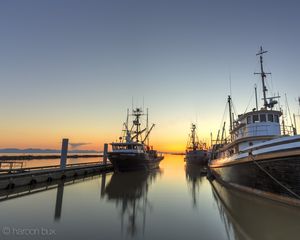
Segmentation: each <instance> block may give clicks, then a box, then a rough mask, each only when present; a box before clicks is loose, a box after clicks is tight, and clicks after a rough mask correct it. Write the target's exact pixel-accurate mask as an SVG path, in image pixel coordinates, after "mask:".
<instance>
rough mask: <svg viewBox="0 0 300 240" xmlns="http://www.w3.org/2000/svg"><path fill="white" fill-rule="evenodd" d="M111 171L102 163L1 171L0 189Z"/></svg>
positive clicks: (109, 166) (108, 166) (108, 165)
mask: <svg viewBox="0 0 300 240" xmlns="http://www.w3.org/2000/svg"><path fill="white" fill-rule="evenodd" d="M110 171H113V166H112V164H110V163H107V164H105V163H102V162H89V163H78V164H68V165H66V167H64V168H62V167H61V165H52V166H42V167H32V168H22V167H21V168H7V169H1V170H0V189H11V188H14V187H20V186H26V185H35V184H38V183H43V182H52V181H54V180H60V179H66V178H73V177H77V176H82V175H83V176H84V175H88V174H91V173H101V172H110Z"/></svg>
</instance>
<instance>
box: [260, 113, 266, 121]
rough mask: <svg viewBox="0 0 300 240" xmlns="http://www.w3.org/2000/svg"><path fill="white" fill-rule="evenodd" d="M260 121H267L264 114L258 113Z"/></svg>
mask: <svg viewBox="0 0 300 240" xmlns="http://www.w3.org/2000/svg"><path fill="white" fill-rule="evenodd" d="M260 121H261V122H266V121H267V119H266V114H260Z"/></svg>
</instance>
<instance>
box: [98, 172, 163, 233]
mask: <svg viewBox="0 0 300 240" xmlns="http://www.w3.org/2000/svg"><path fill="white" fill-rule="evenodd" d="M161 174H162V172H161V170H154V171H136V172H129V173H119V172H115V173H114V174H113V175H112V177H111V180H110V182H109V183H108V184H107V186H106V187H105V190H104V194H103V195H102V197H105V198H106V200H107V201H108V202H114V203H115V204H116V208H117V209H118V210H119V213H120V217H121V234H122V235H124V234H125V235H127V236H130V237H135V236H136V235H137V233H138V232H139V231H141V232H142V234H143V235H144V231H145V226H146V215H147V211H152V209H153V206H152V204H151V202H150V201H149V200H148V197H147V195H148V190H149V187H150V185H151V184H152V183H153V182H154V181H155V179H156V178H157V176H159V175H161ZM124 226H125V228H126V230H125V233H124Z"/></svg>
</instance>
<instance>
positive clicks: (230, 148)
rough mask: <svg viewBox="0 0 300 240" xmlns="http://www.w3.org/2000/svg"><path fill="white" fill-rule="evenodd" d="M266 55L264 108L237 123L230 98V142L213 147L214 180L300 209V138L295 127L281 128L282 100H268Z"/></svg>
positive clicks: (263, 78)
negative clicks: (279, 105)
mask: <svg viewBox="0 0 300 240" xmlns="http://www.w3.org/2000/svg"><path fill="white" fill-rule="evenodd" d="M264 53H266V51H263V50H262V48H261V49H260V52H259V53H258V54H257V55H259V56H260V66H261V72H260V73H259V74H260V75H261V79H262V89H263V100H264V105H263V107H262V108H261V109H258V107H257V106H256V108H255V109H253V110H252V111H251V112H246V113H244V114H241V115H238V116H237V118H236V119H235V120H233V113H232V107H231V106H232V101H231V97H230V96H229V97H228V105H229V117H230V135H229V139H222V140H221V141H219V142H217V143H216V144H215V145H214V146H213V149H212V156H211V161H210V163H209V167H210V170H211V173H212V176H213V177H214V178H216V179H217V180H218V181H220V182H222V183H223V184H226V185H228V186H232V187H236V188H239V189H242V190H245V191H248V192H251V193H256V194H258V195H260V196H264V197H267V198H271V199H275V200H278V201H281V202H285V203H289V204H295V205H299V206H300V135H297V133H296V129H295V128H294V127H293V126H292V128H291V129H292V131H291V132H288V131H287V129H286V128H287V127H286V126H285V125H284V124H283V126H281V125H280V118H282V111H281V110H280V109H275V106H276V104H277V101H276V100H275V99H276V98H278V97H269V98H267V97H266V93H267V88H266V85H265V80H266V79H265V78H266V74H267V73H265V72H264V69H263V56H262V55H263V54H264ZM256 102H257V101H256ZM256 105H257V104H256ZM283 123H284V122H283ZM289 133H290V134H289Z"/></svg>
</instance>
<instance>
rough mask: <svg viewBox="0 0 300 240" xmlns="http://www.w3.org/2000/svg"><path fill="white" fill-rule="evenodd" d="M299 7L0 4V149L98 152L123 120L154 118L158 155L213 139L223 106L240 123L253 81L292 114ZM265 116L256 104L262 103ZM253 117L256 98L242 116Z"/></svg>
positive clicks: (298, 74)
mask: <svg viewBox="0 0 300 240" xmlns="http://www.w3.org/2000/svg"><path fill="white" fill-rule="evenodd" d="M299 11H300V2H299V1H296V0H295V1H289V0H287V1H276V0H275V1H274V0H269V1H264V0H260V1H241V0H235V1H233V0H231V1H230V0H228V1H224V0H219V1H214V0H207V1H206V0H198V1H191V0H180V1H177V0H148V1H141V0H119V1H115V0H107V1H101V0H98V1H91V0H87V1H76V0H70V1H64V0H57V1H55V0H49V1H46V0H45V1H40V0H36V1H31V0H26V1H23V0H20V1H14V0H11V1H1V2H0V31H1V33H0V34H1V35H0V36H1V37H0V83H1V88H0V104H1V120H0V148H7V147H18V148H27V147H35V148H59V147H60V142H61V138H62V137H68V138H69V139H70V141H71V142H73V143H81V142H83V143H90V144H89V145H85V146H82V148H83V149H96V150H97V149H101V148H102V146H103V143H104V142H111V141H113V140H115V139H117V138H118V137H119V135H120V132H121V128H122V122H123V121H124V120H125V117H126V109H127V108H129V107H131V103H132V98H133V99H134V101H133V102H134V105H135V106H142V105H143V99H144V105H145V107H148V108H149V111H150V122H151V123H152V122H153V123H156V127H155V129H154V130H153V134H152V136H151V139H152V144H153V145H155V146H156V148H158V149H159V150H164V151H182V150H184V148H185V144H186V140H187V135H188V133H189V131H190V124H191V123H192V122H197V124H198V132H199V135H200V138H201V139H203V138H207V139H208V138H209V134H210V132H213V133H214V135H215V134H216V131H217V130H218V128H219V127H220V124H221V120H222V115H223V111H224V108H225V104H226V99H227V95H228V94H229V93H230V80H229V79H230V76H231V93H232V98H233V101H234V103H235V107H236V109H237V111H238V112H239V113H243V112H244V111H245V109H246V107H247V105H248V102H249V99H250V97H251V95H253V86H254V84H258V91H259V94H260V97H261V95H262V94H261V93H260V92H261V83H260V78H259V76H257V75H254V74H253V73H254V72H255V71H259V62H258V58H257V56H255V54H256V53H257V51H258V50H259V47H260V45H263V47H264V48H265V50H268V51H269V52H268V53H267V54H266V55H265V70H266V71H267V72H272V76H271V77H269V78H268V79H267V86H268V88H269V89H270V91H269V94H270V95H271V94H273V93H277V92H279V93H280V94H281V95H282V98H281V103H282V104H284V102H285V101H284V94H285V93H286V94H287V97H288V100H289V105H290V108H291V111H292V112H295V113H296V114H299V107H298V103H297V101H296V99H297V98H298V96H299V95H300V27H299V23H300V13H299ZM261 104H262V103H261ZM254 105H255V101H254V98H252V101H251V102H250V106H249V108H248V109H252V108H253V107H254Z"/></svg>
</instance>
